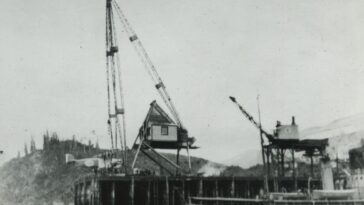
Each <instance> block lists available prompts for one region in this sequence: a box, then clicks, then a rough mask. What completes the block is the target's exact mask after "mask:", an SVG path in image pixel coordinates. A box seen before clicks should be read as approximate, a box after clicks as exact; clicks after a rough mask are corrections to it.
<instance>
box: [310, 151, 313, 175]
mask: <svg viewBox="0 0 364 205" xmlns="http://www.w3.org/2000/svg"><path fill="white" fill-rule="evenodd" d="M310 160H311V167H310V168H311V178H313V156H312V155H311V156H310Z"/></svg>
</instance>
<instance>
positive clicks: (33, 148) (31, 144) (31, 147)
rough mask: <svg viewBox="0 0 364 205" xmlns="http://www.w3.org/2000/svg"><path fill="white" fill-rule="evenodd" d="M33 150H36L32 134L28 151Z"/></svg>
mask: <svg viewBox="0 0 364 205" xmlns="http://www.w3.org/2000/svg"><path fill="white" fill-rule="evenodd" d="M35 151H36V147H35V141H34V137H33V136H32V138H31V139H30V153H33V152H35Z"/></svg>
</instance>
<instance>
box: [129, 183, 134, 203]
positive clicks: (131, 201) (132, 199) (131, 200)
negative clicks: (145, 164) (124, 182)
mask: <svg viewBox="0 0 364 205" xmlns="http://www.w3.org/2000/svg"><path fill="white" fill-rule="evenodd" d="M134 183H135V181H134V176H132V177H131V180H130V189H129V204H130V205H134V191H135V190H134V189H135V184H134Z"/></svg>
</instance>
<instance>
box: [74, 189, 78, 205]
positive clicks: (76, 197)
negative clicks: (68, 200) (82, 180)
mask: <svg viewBox="0 0 364 205" xmlns="http://www.w3.org/2000/svg"><path fill="white" fill-rule="evenodd" d="M74 194H75V196H74V203H75V205H78V204H79V203H78V184H76V185H75V190H74Z"/></svg>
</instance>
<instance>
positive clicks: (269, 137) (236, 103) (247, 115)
mask: <svg viewBox="0 0 364 205" xmlns="http://www.w3.org/2000/svg"><path fill="white" fill-rule="evenodd" d="M229 98H230V100H231V101H232V102H233V103H234V104H235V105H236V106H237V107H238V108H239V109H240V111H241V112H242V113H243V114H244V116H245V117H246V118H248V120H249V121H250V122H251V123H253V125H254V126H255V127H256V128H258V130H259V131H260V132H262V134H264V135H265V136H266V137H267V138H268V140H269V141H272V140H273V139H274V138H273V135H272V134H269V133H268V132H266V131H265V130H264V129H263V128H262V126H261V125H260V124H259V123H258V122H257V121H255V120H254V118H253V116H251V115H250V114H249V113H248V112H247V111H246V110H245V109H244V108H243V106H241V105H240V104H239V103H238V102H237V101H236V99H235V98H234V97H232V96H230V97H229Z"/></svg>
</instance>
